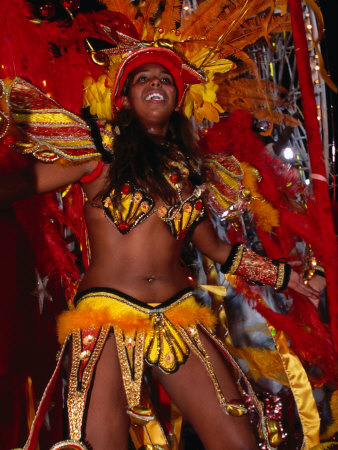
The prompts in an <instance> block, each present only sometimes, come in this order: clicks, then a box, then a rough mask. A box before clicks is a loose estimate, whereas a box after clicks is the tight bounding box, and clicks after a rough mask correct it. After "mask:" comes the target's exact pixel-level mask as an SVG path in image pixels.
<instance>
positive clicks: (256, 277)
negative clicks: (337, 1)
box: [221, 244, 291, 291]
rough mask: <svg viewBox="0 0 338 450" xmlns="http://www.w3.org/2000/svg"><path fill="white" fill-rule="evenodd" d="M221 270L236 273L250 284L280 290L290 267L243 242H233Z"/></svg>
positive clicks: (286, 280)
mask: <svg viewBox="0 0 338 450" xmlns="http://www.w3.org/2000/svg"><path fill="white" fill-rule="evenodd" d="M221 271H222V272H223V273H229V274H232V275H238V276H240V277H242V278H244V279H245V280H246V281H247V282H249V283H251V284H259V285H267V286H272V287H273V288H274V289H275V290H277V291H280V290H283V289H285V288H286V287H287V285H288V283H289V279H290V273H291V267H290V266H289V264H286V263H282V262H279V261H272V260H271V259H269V258H266V257H264V256H260V255H258V254H257V253H255V252H253V251H252V250H250V249H249V248H247V247H245V246H244V245H243V244H235V245H234V246H233V247H232V249H231V251H230V254H229V256H228V258H227V260H226V261H225V262H224V264H222V265H221Z"/></svg>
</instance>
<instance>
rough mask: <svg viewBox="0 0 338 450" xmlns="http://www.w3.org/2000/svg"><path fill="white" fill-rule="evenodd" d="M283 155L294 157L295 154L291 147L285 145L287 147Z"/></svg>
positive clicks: (287, 157) (286, 157) (288, 157)
mask: <svg viewBox="0 0 338 450" xmlns="http://www.w3.org/2000/svg"><path fill="white" fill-rule="evenodd" d="M283 156H284V158H285V159H293V157H294V156H295V154H294V152H293V150H292V148H291V147H285V149H284V150H283Z"/></svg>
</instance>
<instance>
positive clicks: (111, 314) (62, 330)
mask: <svg viewBox="0 0 338 450" xmlns="http://www.w3.org/2000/svg"><path fill="white" fill-rule="evenodd" d="M163 312H164V314H165V316H166V317H167V318H168V319H169V320H170V322H171V323H172V324H173V325H174V326H182V327H183V328H186V327H188V326H191V325H195V324H197V323H201V324H203V325H204V326H205V327H207V328H212V329H213V328H214V327H215V326H216V322H217V318H216V317H215V316H214V314H213V313H212V311H211V310H210V308H209V307H208V306H202V305H199V304H198V303H197V302H196V300H195V299H194V297H189V298H188V299H187V300H185V301H183V302H182V303H180V304H178V305H176V306H175V305H170V306H168V308H167V309H165V310H164V311H163ZM105 325H111V326H112V327H114V326H118V327H119V328H121V329H122V330H123V331H124V332H125V333H129V332H132V331H134V330H144V331H150V330H151V329H152V312H151V310H150V311H149V312H143V311H140V310H139V309H136V308H135V307H133V306H132V305H129V304H126V303H123V302H121V301H119V300H118V299H116V301H114V299H105V298H104V297H102V296H99V295H97V296H96V297H95V298H94V299H93V298H91V299H84V300H82V301H81V303H80V304H79V305H78V307H77V308H76V309H73V310H70V311H65V312H63V313H62V314H61V315H60V316H59V318H58V322H57V335H58V340H59V342H60V343H62V342H64V340H65V339H66V337H67V336H68V335H69V334H70V333H71V332H72V330H75V329H79V328H81V329H85V328H92V327H93V328H100V327H102V326H105Z"/></svg>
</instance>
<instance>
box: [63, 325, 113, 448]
mask: <svg viewBox="0 0 338 450" xmlns="http://www.w3.org/2000/svg"><path fill="white" fill-rule="evenodd" d="M90 332H91V333H92V334H91V335H92V336H93V340H90V342H88V339H87V345H86V344H83V336H82V332H81V330H74V331H73V333H72V338H73V342H72V344H73V345H72V369H71V374H70V377H69V387H68V397H67V410H68V420H69V436H70V438H71V439H73V440H75V441H79V440H80V439H81V434H82V420H83V414H84V410H85V403H86V397H87V393H88V389H89V386H90V381H91V377H92V373H93V370H94V367H95V364H96V362H97V360H98V358H99V356H100V353H101V351H102V349H103V345H104V343H105V341H106V339H107V336H108V333H109V327H104V328H102V329H101V330H94V329H92V330H90ZM86 337H88V333H87V332H86V333H85V336H84V338H86ZM83 345H84V346H85V347H88V348H86V350H83ZM83 360H86V364H85V367H83V365H82V362H83ZM80 369H81V370H80Z"/></svg>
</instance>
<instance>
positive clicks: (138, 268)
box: [78, 181, 190, 303]
mask: <svg viewBox="0 0 338 450" xmlns="http://www.w3.org/2000/svg"><path fill="white" fill-rule="evenodd" d="M90 184H91V185H97V184H98V183H97V182H96V181H95V182H93V183H90ZM93 188H95V186H87V185H86V186H85V189H86V191H87V195H88V197H89V198H92V197H93V194H92V192H93V191H94V192H95V190H96V189H95V190H94V189H93ZM96 192H97V191H96ZM98 203H99V201H98ZM85 219H86V223H87V228H88V234H89V241H90V249H91V262H90V266H89V268H88V270H87V272H86V273H85V275H84V277H83V279H82V281H81V283H80V285H79V289H78V292H81V291H83V290H86V289H90V288H94V287H95V288H97V287H102V288H105V287H106V288H113V289H117V290H119V291H121V292H123V293H125V294H128V295H130V296H132V297H134V298H136V299H137V300H140V301H143V302H146V303H149V302H163V301H165V300H167V299H168V298H170V297H172V296H174V295H175V294H177V292H179V291H180V290H182V289H184V288H186V287H188V286H190V282H189V280H188V275H189V274H188V271H187V269H186V268H185V267H184V266H183V265H182V262H181V260H180V255H181V251H182V246H183V241H179V240H176V239H175V238H174V237H173V236H172V235H171V233H170V230H169V228H168V226H167V225H166V224H165V223H163V222H162V220H160V218H159V217H158V216H157V215H156V213H155V214H153V215H152V216H150V217H148V218H147V220H145V221H144V222H142V223H139V224H138V225H137V226H136V227H135V228H134V229H132V230H131V231H130V232H129V233H127V234H125V235H123V234H121V233H120V232H119V231H118V230H117V228H116V227H115V225H114V224H113V223H112V222H111V221H110V220H109V219H108V218H106V217H105V215H104V212H103V209H101V208H95V207H92V206H91V205H89V204H87V205H85Z"/></svg>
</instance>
